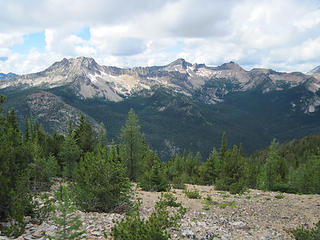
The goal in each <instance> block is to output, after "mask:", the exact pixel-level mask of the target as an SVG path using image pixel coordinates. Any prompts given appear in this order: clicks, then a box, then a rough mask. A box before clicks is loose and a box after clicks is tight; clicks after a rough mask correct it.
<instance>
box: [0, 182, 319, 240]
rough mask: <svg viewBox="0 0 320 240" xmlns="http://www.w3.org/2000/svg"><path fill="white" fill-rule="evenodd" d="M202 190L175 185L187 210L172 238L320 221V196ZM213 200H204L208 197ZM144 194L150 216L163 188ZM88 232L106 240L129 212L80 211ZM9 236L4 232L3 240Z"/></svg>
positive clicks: (223, 235) (29, 235) (246, 235)
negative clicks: (193, 194)
mask: <svg viewBox="0 0 320 240" xmlns="http://www.w3.org/2000/svg"><path fill="white" fill-rule="evenodd" d="M187 188H188V189H191V190H193V188H196V189H198V190H199V192H200V195H201V196H202V199H189V198H187V197H186V195H185V194H184V193H183V191H182V190H179V189H172V190H171V192H172V193H173V195H174V196H175V197H177V199H178V201H179V202H181V203H182V204H183V206H185V207H186V209H187V212H186V214H185V216H184V218H183V219H182V221H181V226H180V227H179V229H171V230H170V232H171V235H172V239H215V240H218V239H261V240H268V239H293V238H292V236H291V235H290V233H289V231H290V229H293V228H296V227H297V226H300V225H308V226H312V224H313V223H315V222H317V221H319V220H320V195H295V194H286V193H284V194H279V193H276V192H263V191H259V190H250V191H248V192H246V193H244V194H242V195H230V194H229V193H228V192H223V191H217V190H214V188H213V187H210V186H191V185H188V186H187ZM208 195H209V196H210V197H211V198H212V202H211V204H210V205H206V204H204V203H203V199H204V198H206V197H207V196H208ZM136 196H137V197H139V198H142V202H143V204H142V207H141V212H142V215H143V216H148V215H149V214H150V213H151V212H152V210H153V206H154V204H155V202H156V201H157V200H158V197H159V196H160V193H156V192H144V191H140V190H138V191H137V193H136ZM79 214H80V215H81V220H82V222H83V226H82V227H83V229H84V230H85V231H86V239H104V235H103V233H104V232H110V228H111V227H112V226H113V225H114V223H113V220H115V221H117V220H120V219H122V218H123V217H124V215H121V214H115V213H84V212H79ZM55 230H56V227H55V226H54V225H53V224H52V223H50V222H44V223H42V224H41V225H35V224H31V223H29V224H28V225H27V230H26V233H25V234H23V235H22V236H20V237H19V238H18V239H20V240H23V239H27V240H29V239H44V235H45V234H52V233H53V232H54V231H55ZM2 239H7V238H6V237H1V236H0V240H2Z"/></svg>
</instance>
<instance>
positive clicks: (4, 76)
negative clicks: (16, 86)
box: [0, 72, 18, 79]
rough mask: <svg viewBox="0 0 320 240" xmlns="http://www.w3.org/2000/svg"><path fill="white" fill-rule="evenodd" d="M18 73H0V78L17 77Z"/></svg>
mask: <svg viewBox="0 0 320 240" xmlns="http://www.w3.org/2000/svg"><path fill="white" fill-rule="evenodd" d="M17 76H18V75H17V74H15V73H11V72H10V73H7V74H6V73H0V79H8V78H13V77H17Z"/></svg>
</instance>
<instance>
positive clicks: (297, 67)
mask: <svg viewBox="0 0 320 240" xmlns="http://www.w3.org/2000/svg"><path fill="white" fill-rule="evenodd" d="M0 5H1V15H0V72H4V73H7V72H15V73H19V74H23V73H30V72H37V71H40V70H43V69H44V68H46V67H48V66H50V65H51V64H53V63H54V62H55V61H59V60H61V59H62V58H64V57H66V58H72V57H78V56H87V57H93V58H95V59H96V61H97V62H98V63H99V64H103V65H115V66H119V67H134V66H150V65H164V64H168V63H169V62H171V61H174V60H175V59H177V58H185V59H186V60H187V61H189V62H191V63H206V64H208V65H214V66H216V65H220V64H223V63H224V62H229V61H234V62H237V63H239V64H240V65H241V66H242V67H244V68H245V69H247V70H249V69H251V68H254V67H264V68H272V69H275V70H278V71H302V72H307V71H309V70H311V69H312V68H314V67H316V66H318V65H320V47H319V46H320V8H319V7H320V1H319V0H304V1H301V0H259V1H258V0H226V1H220V0H137V1H126V0H117V1H114V0H91V1H86V0H79V1H76V3H75V2H74V1H73V0H55V1H51V0H42V1H40V0H10V1H6V0H0Z"/></svg>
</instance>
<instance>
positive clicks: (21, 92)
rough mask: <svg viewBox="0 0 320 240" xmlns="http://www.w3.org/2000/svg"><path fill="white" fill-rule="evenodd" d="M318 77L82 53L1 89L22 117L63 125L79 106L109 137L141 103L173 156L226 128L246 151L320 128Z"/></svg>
mask: <svg viewBox="0 0 320 240" xmlns="http://www.w3.org/2000/svg"><path fill="white" fill-rule="evenodd" d="M319 81H320V80H318V79H317V78H315V77H313V76H311V75H306V74H303V73H299V72H293V73H280V72H276V71H273V70H271V69H263V68H259V69H252V70H250V71H246V70H244V69H243V68H241V67H240V66H239V65H238V64H236V63H234V62H230V63H225V64H223V65H221V66H218V67H209V66H206V65H205V64H191V63H188V62H186V61H185V60H184V59H178V60H176V61H174V62H172V63H170V64H168V65H165V66H153V67H135V68H130V69H122V68H117V67H110V66H100V65H99V64H97V63H96V62H95V60H94V59H92V58H84V57H79V58H75V59H63V60H62V61H60V62H56V63H54V64H53V65H52V66H50V67H49V68H47V69H45V70H44V71H42V72H39V73H34V74H27V75H22V76H18V77H15V78H11V79H7V80H2V81H0V89H1V93H2V94H5V95H7V99H8V101H7V103H6V104H7V106H14V107H16V108H17V112H18V114H19V118H20V121H21V123H23V120H22V119H23V118H24V116H25V115H27V114H29V113H30V112H31V113H32V114H34V116H35V117H36V118H38V119H40V120H41V122H42V124H44V125H45V126H46V129H47V130H48V131H53V130H54V129H56V130H58V131H63V129H65V126H66V121H67V119H70V118H73V117H72V116H73V115H72V113H75V112H76V111H77V112H78V113H80V112H83V113H85V114H87V115H88V116H89V118H91V119H92V120H91V121H92V122H104V124H105V126H106V128H107V132H108V138H109V139H114V140H117V139H116V137H117V136H118V135H119V132H120V128H121V126H122V125H123V124H124V122H125V119H126V116H127V113H128V111H129V110H130V108H134V110H135V111H136V113H137V114H138V116H139V119H140V124H141V125H142V130H143V131H144V132H145V133H146V138H147V141H148V142H149V143H150V144H151V146H152V148H153V149H155V150H157V151H158V152H159V154H160V155H161V157H162V159H164V160H166V159H168V157H169V156H170V155H171V154H174V153H177V152H182V151H183V149H188V150H191V151H201V153H202V154H203V156H207V154H208V152H209V151H211V149H212V147H214V146H216V147H218V146H219V144H220V138H221V135H222V133H223V132H226V133H227V136H228V140H229V143H230V144H240V143H242V144H243V148H244V151H245V152H253V151H255V150H257V149H259V148H263V147H265V146H267V145H269V143H270V141H271V140H272V139H273V138H274V137H276V138H278V139H279V140H281V141H284V140H289V139H292V138H297V137H303V136H305V135H308V134H311V133H317V132H320V124H319V121H320V111H319V106H320V91H319V88H320V82H319ZM42 99H47V100H46V101H45V102H42V101H43V100H42ZM64 115H67V116H69V117H68V118H67V119H66V118H64Z"/></svg>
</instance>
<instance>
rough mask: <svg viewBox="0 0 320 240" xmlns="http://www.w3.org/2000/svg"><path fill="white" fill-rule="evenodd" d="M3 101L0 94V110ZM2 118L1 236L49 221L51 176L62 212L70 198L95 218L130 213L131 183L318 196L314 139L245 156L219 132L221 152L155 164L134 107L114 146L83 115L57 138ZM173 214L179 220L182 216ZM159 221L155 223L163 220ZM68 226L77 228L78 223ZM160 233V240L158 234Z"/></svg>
mask: <svg viewBox="0 0 320 240" xmlns="http://www.w3.org/2000/svg"><path fill="white" fill-rule="evenodd" d="M4 101H5V97H4V96H1V97H0V104H2V103H3V102H4ZM1 112H2V115H1V117H0V146H1V148H0V189H1V191H0V219H1V220H2V221H10V222H11V225H10V228H5V229H0V230H1V231H3V232H5V233H6V234H7V235H11V236H18V235H20V234H21V233H22V232H23V229H24V221H23V219H24V216H27V215H28V216H32V217H33V218H35V219H39V220H41V218H45V217H47V215H46V214H44V213H47V212H50V210H49V209H46V211H44V210H45V209H43V206H42V205H41V204H40V202H41V201H40V202H39V201H38V202H37V199H39V198H40V197H39V196H41V192H43V191H47V190H49V189H50V186H51V185H52V184H53V183H54V181H55V180H56V179H57V178H59V179H62V183H61V187H60V192H57V200H59V201H60V202H61V206H62V207H61V208H62V209H63V206H65V207H66V205H63V204H66V203H68V199H69V200H70V199H72V201H71V200H70V201H69V204H71V203H72V204H73V203H74V204H75V206H76V207H77V208H79V209H81V210H84V211H97V212H110V211H128V210H129V209H132V207H133V206H132V201H131V199H132V192H133V186H132V182H136V183H137V184H138V186H139V187H141V188H142V189H143V190H146V191H167V190H169V189H170V188H171V187H173V188H184V187H185V184H186V183H190V184H200V185H214V186H215V188H216V189H219V190H226V191H229V192H230V193H232V194H241V193H243V192H244V191H246V190H247V189H248V188H256V189H261V190H266V191H281V192H290V193H306V194H320V135H312V136H308V137H305V138H303V139H300V140H292V141H289V142H286V143H282V144H279V143H278V142H277V141H276V140H273V141H272V142H271V144H270V146H269V147H268V148H267V149H264V150H262V151H259V152H256V153H254V154H252V155H250V156H244V154H243V147H245V146H241V145H240V146H233V147H232V148H228V144H227V136H226V134H223V136H222V139H221V145H220V147H219V148H213V149H212V151H211V153H210V155H209V157H208V158H207V159H202V157H201V154H200V153H199V152H198V153H193V152H188V151H187V150H185V151H184V153H183V154H178V155H175V156H172V157H171V158H170V159H168V161H165V162H161V161H160V159H159V157H158V155H157V153H156V152H154V151H152V149H150V147H149V146H148V144H147V143H146V141H145V136H144V134H143V133H142V132H141V131H140V125H139V121H138V116H137V115H136V114H135V112H134V110H133V109H131V110H130V112H129V113H128V118H127V120H126V123H125V125H124V126H123V127H122V129H121V134H120V136H119V137H118V140H117V142H109V141H108V139H107V130H106V129H105V127H104V125H103V124H101V125H100V128H99V131H98V133H97V134H96V133H95V132H94V130H93V127H92V126H91V125H90V124H89V123H88V122H87V121H86V119H85V117H84V116H82V117H81V119H80V123H79V124H78V125H76V126H72V124H71V123H69V125H68V129H67V134H66V135H65V136H63V135H60V134H58V133H54V134H53V135H48V134H46V133H45V131H44V130H43V128H42V127H41V126H39V125H38V123H37V122H36V121H35V120H34V119H33V118H32V116H30V117H29V118H27V119H26V121H25V126H24V129H25V130H24V132H23V133H22V132H21V131H20V130H19V127H18V123H17V119H16V114H15V111H14V109H7V110H3V109H1ZM66 184H67V185H68V186H67V187H63V186H64V185H66ZM166 201H167V202H168V199H167V200H166ZM42 202H43V200H42ZM163 202H165V201H164V200H163V199H162V201H160V203H159V205H158V209H157V211H158V212H157V213H155V216H158V217H159V216H161V217H164V216H166V214H167V213H166V212H165V210H164V205H163ZM166 204H167V203H166ZM135 214H137V213H136V212H135ZM157 214H158V215H157ZM161 214H162V215H161ZM179 214H180V215H179ZM179 214H178V213H177V215H176V216H177V219H178V218H179V216H181V214H183V210H180V211H179ZM135 216H136V215H135ZM136 217H138V216H136ZM161 217H160V218H156V217H155V218H156V219H157V220H154V221H155V222H157V221H160V222H161V221H163V219H162V218H161ZM134 219H136V218H133V220H134ZM161 219H162V220H161ZM129 220H130V219H129ZM131 220H132V219H131ZM133 220H132V221H133ZM173 223H176V222H174V221H173V222H172V224H173ZM70 224H75V225H74V226H76V222H70ZM123 224H124V223H123ZM168 226H170V224H169V222H168ZM123 228H125V225H124V226H123ZM149 228H150V226H149ZM119 229H120V230H121V226H120V227H119V228H118V229H117V228H115V230H114V232H113V233H114V234H115V235H114V237H115V236H116V234H120V233H119V232H121V231H120V230H119ZM158 231H160V233H159V234H160V235H161V232H163V229H158ZM61 234H62V235H63V234H66V232H62V233H61ZM63 236H66V235H63ZM163 236H167V235H165V234H164V235H163ZM75 237H76V236H75ZM56 239H67V238H63V237H62V238H56ZM70 239H71V238H70ZM72 239H76V238H72ZM115 239H117V238H116V237H115ZM119 239H121V238H119ZM146 239H147V238H146ZM159 239H160V238H159ZM161 239H167V238H161Z"/></svg>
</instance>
